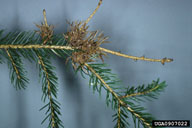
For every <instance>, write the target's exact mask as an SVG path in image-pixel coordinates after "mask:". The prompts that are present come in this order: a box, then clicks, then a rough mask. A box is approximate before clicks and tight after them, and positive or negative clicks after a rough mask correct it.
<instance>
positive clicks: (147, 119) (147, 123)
mask: <svg viewBox="0 0 192 128" xmlns="http://www.w3.org/2000/svg"><path fill="white" fill-rule="evenodd" d="M84 65H85V66H86V67H87V68H88V69H89V70H90V71H91V72H92V73H93V74H94V75H95V76H96V77H97V78H98V79H99V80H100V81H101V82H102V84H103V85H104V86H105V87H106V88H107V90H108V91H109V92H110V93H111V94H112V95H113V96H114V97H115V99H116V100H117V101H118V103H119V104H120V105H122V106H123V107H125V108H126V109H127V110H128V111H129V112H131V113H132V114H133V115H134V116H135V117H137V118H138V119H139V120H140V121H141V122H142V123H143V125H145V126H148V127H149V128H152V126H151V124H150V123H151V121H152V120H150V119H151V117H145V116H142V115H143V113H141V112H137V111H134V109H132V108H131V107H129V106H128V105H127V104H126V103H125V102H124V101H123V100H122V99H121V98H120V96H118V94H117V93H116V92H115V91H113V89H112V88H111V87H110V86H109V85H108V84H107V83H106V82H105V81H104V80H103V79H102V78H101V76H100V75H99V74H98V73H96V71H95V70H94V69H93V68H92V67H91V66H89V65H88V64H87V63H85V64H84Z"/></svg>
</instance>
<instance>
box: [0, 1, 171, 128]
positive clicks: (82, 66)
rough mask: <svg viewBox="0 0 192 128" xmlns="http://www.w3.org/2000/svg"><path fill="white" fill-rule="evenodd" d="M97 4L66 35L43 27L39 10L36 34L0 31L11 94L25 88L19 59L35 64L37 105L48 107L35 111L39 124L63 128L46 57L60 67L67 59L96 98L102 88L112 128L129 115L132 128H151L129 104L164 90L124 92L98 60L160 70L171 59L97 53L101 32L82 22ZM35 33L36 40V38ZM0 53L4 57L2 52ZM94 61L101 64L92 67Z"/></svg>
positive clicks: (121, 127) (120, 127) (155, 86)
mask: <svg viewBox="0 0 192 128" xmlns="http://www.w3.org/2000/svg"><path fill="white" fill-rule="evenodd" d="M101 4H102V0H99V3H98V5H97V7H96V9H95V10H94V11H93V13H92V14H91V15H90V16H89V17H88V18H87V20H86V21H84V22H81V21H75V22H72V23H69V22H68V24H69V25H70V28H69V29H68V32H67V33H65V34H62V35H54V33H53V28H54V26H53V25H48V23H47V18H46V11H45V9H44V10H43V16H44V23H41V25H38V24H36V26H37V27H38V28H39V29H40V30H39V31H36V32H11V33H8V34H7V35H6V36H4V37H2V33H3V30H0V63H2V62H3V58H1V55H3V56H5V57H7V59H8V65H9V68H10V69H11V70H10V71H11V81H12V83H13V81H15V84H16V89H17V88H19V89H20V88H25V86H26V83H28V79H27V78H26V77H25V75H26V74H25V70H24V69H23V63H22V61H21V56H23V57H24V58H26V59H28V60H30V61H36V62H38V66H39V74H40V78H41V80H42V92H43V95H42V100H43V102H46V101H47V100H48V103H47V104H46V105H44V106H43V107H42V108H41V109H40V110H43V109H45V108H47V111H46V113H45V114H46V117H45V119H44V120H43V121H42V123H44V122H45V121H46V120H47V119H49V125H48V127H49V128H60V127H63V123H62V121H61V120H60V116H61V113H60V103H59V102H58V101H57V100H56V99H57V92H58V89H57V84H58V83H57V77H56V74H55V73H54V72H53V70H54V69H55V67H53V66H52V65H51V62H50V56H51V55H53V54H52V53H54V54H55V55H57V56H58V57H62V58H65V59H66V63H68V61H69V60H71V64H72V66H73V68H74V69H75V72H76V73H77V72H78V71H80V73H81V75H82V77H84V75H88V76H89V78H90V79H89V86H90V87H91V86H92V87H93V92H95V91H96V90H97V92H99V94H100V95H101V90H102V88H103V89H104V90H105V91H106V104H107V106H109V103H110V104H111V107H112V109H113V110H114V111H115V112H116V113H115V114H114V115H113V117H114V121H117V123H116V125H115V127H116V128H128V127H129V122H128V118H129V116H128V115H129V114H130V113H131V114H132V118H133V121H134V124H135V127H136V120H138V121H137V122H138V125H139V124H142V125H143V126H144V127H146V128H147V127H148V128H152V126H151V122H152V120H153V119H154V118H153V117H152V116H151V115H150V114H149V113H146V112H144V111H145V108H144V107H141V106H140V105H135V103H134V102H133V101H137V100H141V99H142V98H157V95H158V94H159V92H161V91H163V89H164V88H165V87H166V84H165V82H162V83H159V79H158V80H157V81H153V82H152V84H149V85H148V86H144V85H142V86H139V87H137V88H134V87H131V88H129V87H128V88H125V87H121V86H119V84H120V80H119V79H118V78H117V76H116V75H115V74H113V73H111V69H107V68H106V64H104V59H103V56H106V55H107V53H110V54H113V55H117V56H121V57H125V58H129V59H133V60H144V61H151V62H161V63H162V64H163V65H164V64H165V63H166V62H171V61H173V59H170V58H166V57H165V58H163V59H151V58H145V57H144V56H142V57H136V56H130V55H126V54H122V53H119V52H115V51H112V50H109V49H105V48H102V47H101V46H100V45H101V44H103V43H108V41H107V39H108V37H106V36H104V34H103V33H99V32H98V31H97V30H96V31H88V28H89V26H88V25H87V24H88V22H89V21H90V20H91V19H92V17H93V16H94V15H95V13H96V12H97V10H98V8H99V7H100V5H101ZM36 33H38V35H37V34H36ZM3 50H5V53H6V54H5V53H4V52H3ZM98 59H100V60H101V61H102V62H103V63H102V64H99V63H94V62H96V61H97V60H98Z"/></svg>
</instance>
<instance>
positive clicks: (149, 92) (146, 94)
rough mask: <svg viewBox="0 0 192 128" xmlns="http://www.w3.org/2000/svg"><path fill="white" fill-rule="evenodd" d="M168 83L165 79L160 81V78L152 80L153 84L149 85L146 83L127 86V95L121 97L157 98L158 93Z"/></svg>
mask: <svg viewBox="0 0 192 128" xmlns="http://www.w3.org/2000/svg"><path fill="white" fill-rule="evenodd" d="M166 86H167V85H166V84H165V81H163V82H161V83H159V79H158V80H157V81H152V83H151V84H148V86H146V87H145V85H142V86H138V87H136V88H135V87H131V88H127V91H126V92H125V93H126V95H124V96H121V98H122V99H123V98H126V99H131V98H133V99H138V98H140V99H141V98H147V99H148V100H149V98H153V99H157V95H158V94H159V92H162V91H163V90H164V88H165V87H166Z"/></svg>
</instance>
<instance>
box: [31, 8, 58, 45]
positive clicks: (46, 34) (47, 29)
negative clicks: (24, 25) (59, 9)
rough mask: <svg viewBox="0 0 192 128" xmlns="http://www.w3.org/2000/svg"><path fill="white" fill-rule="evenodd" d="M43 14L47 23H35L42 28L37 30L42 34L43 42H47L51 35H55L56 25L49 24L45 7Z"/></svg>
mask: <svg viewBox="0 0 192 128" xmlns="http://www.w3.org/2000/svg"><path fill="white" fill-rule="evenodd" d="M43 16H44V22H45V23H41V25H38V24H35V25H36V26H37V27H38V28H39V29H40V31H37V32H38V33H39V34H40V35H41V38H42V40H43V44H46V43H47V42H48V41H50V40H51V37H52V36H53V29H54V26H53V25H48V24H47V18H46V12H45V9H43Z"/></svg>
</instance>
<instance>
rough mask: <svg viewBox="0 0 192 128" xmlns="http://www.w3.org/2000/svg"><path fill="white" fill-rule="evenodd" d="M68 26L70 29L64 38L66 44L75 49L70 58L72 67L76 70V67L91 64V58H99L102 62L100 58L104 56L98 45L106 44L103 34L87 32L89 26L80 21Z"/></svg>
mask: <svg viewBox="0 0 192 128" xmlns="http://www.w3.org/2000/svg"><path fill="white" fill-rule="evenodd" d="M68 24H69V25H70V29H69V30H68V32H67V33H66V34H65V35H64V37H65V39H66V40H67V42H68V46H70V47H72V48H74V49H77V50H76V51H74V52H73V53H72V56H71V57H70V58H71V60H72V64H73V67H74V68H75V69H76V68H77V67H76V66H77V65H83V64H84V63H86V62H93V61H94V60H93V58H99V59H101V60H102V61H104V60H103V57H102V56H103V55H106V54H105V53H103V52H102V51H101V50H100V45H101V44H102V43H106V42H107V41H106V40H107V39H108V37H104V34H103V33H99V34H98V31H88V30H87V29H88V27H89V26H87V25H86V24H84V23H83V22H81V21H80V22H78V21H75V22H72V23H71V24H70V23H68ZM68 59H69V58H68ZM68 59H67V60H68ZM76 64H77V65H76Z"/></svg>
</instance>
